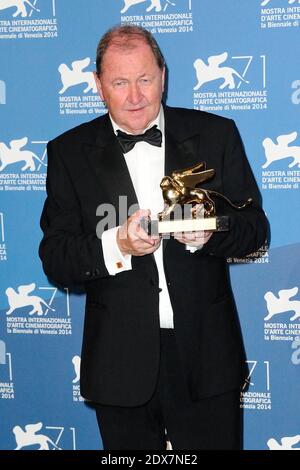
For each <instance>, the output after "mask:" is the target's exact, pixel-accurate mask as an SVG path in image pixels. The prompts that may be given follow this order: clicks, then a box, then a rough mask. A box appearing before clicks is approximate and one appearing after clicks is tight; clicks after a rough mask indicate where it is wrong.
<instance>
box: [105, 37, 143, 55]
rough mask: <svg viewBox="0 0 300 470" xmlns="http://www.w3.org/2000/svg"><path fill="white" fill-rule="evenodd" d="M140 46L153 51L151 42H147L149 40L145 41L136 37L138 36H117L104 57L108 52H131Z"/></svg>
mask: <svg viewBox="0 0 300 470" xmlns="http://www.w3.org/2000/svg"><path fill="white" fill-rule="evenodd" d="M139 48H143V49H148V50H149V51H150V52H152V50H151V47H150V46H149V44H147V42H146V41H144V40H143V39H136V38H131V39H128V38H127V39H126V40H125V39H122V38H116V39H114V40H112V42H111V43H110V44H109V46H108V48H107V49H106V52H105V54H104V57H105V55H106V54H107V53H108V52H113V53H120V54H130V53H131V52H133V51H135V50H136V49H139Z"/></svg>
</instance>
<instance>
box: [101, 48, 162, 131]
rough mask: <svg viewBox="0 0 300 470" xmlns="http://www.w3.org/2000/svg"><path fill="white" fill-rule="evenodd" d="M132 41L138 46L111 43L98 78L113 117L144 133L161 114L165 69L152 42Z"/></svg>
mask: <svg viewBox="0 0 300 470" xmlns="http://www.w3.org/2000/svg"><path fill="white" fill-rule="evenodd" d="M130 45H134V46H135V47H134V48H130V49H121V48H120V47H117V46H115V45H111V46H109V47H108V49H107V51H106V52H105V54H104V57H103V63H102V72H101V75H100V78H99V77H97V76H96V75H95V79H96V85H97V89H98V92H99V94H100V96H101V98H102V99H103V100H104V101H105V103H106V106H107V108H108V110H109V112H110V114H111V116H112V118H113V120H114V121H115V122H116V123H117V124H118V125H119V126H120V127H122V128H123V129H124V130H125V131H127V132H129V133H131V134H140V133H141V132H143V130H144V129H145V128H146V127H147V126H148V124H149V123H150V122H151V121H153V120H154V119H155V118H156V117H157V115H158V112H159V109H160V103H161V97H162V93H163V88H164V76H165V71H164V70H161V69H160V68H159V67H158V65H157V62H156V59H155V57H154V55H153V52H152V50H151V48H150V46H149V45H148V44H146V43H145V42H143V41H141V40H134V41H131V44H130Z"/></svg>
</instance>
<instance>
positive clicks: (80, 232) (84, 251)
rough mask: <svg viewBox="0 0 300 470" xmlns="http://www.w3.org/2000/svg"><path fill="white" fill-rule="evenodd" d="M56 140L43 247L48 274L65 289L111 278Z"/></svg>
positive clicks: (50, 163) (52, 144)
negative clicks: (94, 280) (86, 224)
mask: <svg viewBox="0 0 300 470" xmlns="http://www.w3.org/2000/svg"><path fill="white" fill-rule="evenodd" d="M58 147H59V145H58V143H57V141H56V140H54V141H51V142H49V144H48V147H47V151H48V171H47V184H46V188H47V199H46V201H45V205H44V209H43V212H42V216H41V228H42V231H43V233H44V236H43V239H42V241H41V244H40V248H39V255H40V258H41V260H42V263H43V269H44V272H45V274H46V275H47V276H48V277H49V279H50V280H51V281H54V282H55V283H57V284H59V285H61V286H73V285H76V284H83V283H85V282H86V281H89V280H93V279H96V278H99V277H104V276H108V272H107V269H106V267H105V263H104V259H103V254H102V244H101V240H99V239H98V238H97V235H96V228H95V230H94V231H92V230H91V231H90V232H88V231H87V230H86V229H84V227H83V220H82V212H81V206H80V202H79V200H78V196H77V193H76V188H75V187H74V184H73V182H72V180H71V178H70V175H69V172H68V169H67V168H66V165H65V164H64V161H63V158H61V155H60V153H59V148H58Z"/></svg>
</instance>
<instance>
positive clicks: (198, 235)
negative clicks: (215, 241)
mask: <svg viewBox="0 0 300 470" xmlns="http://www.w3.org/2000/svg"><path fill="white" fill-rule="evenodd" d="M212 234H213V232H212V231H211V230H202V231H201V232H179V233H174V238H175V239H176V240H177V241H179V242H180V243H183V244H184V245H189V246H195V247H196V248H197V247H200V246H203V245H205V243H207V242H208V240H209V239H210V237H211V236H212Z"/></svg>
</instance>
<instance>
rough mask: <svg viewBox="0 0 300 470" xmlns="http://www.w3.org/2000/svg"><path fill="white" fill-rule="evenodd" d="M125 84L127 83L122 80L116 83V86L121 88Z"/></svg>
mask: <svg viewBox="0 0 300 470" xmlns="http://www.w3.org/2000/svg"><path fill="white" fill-rule="evenodd" d="M125 83H126V82H124V81H121V80H120V81H119V82H115V83H114V86H115V87H118V88H119V87H122V86H125Z"/></svg>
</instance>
